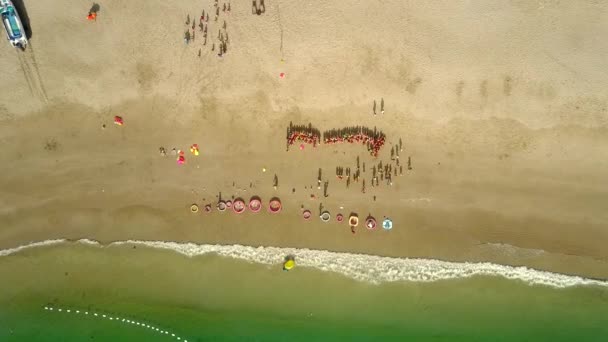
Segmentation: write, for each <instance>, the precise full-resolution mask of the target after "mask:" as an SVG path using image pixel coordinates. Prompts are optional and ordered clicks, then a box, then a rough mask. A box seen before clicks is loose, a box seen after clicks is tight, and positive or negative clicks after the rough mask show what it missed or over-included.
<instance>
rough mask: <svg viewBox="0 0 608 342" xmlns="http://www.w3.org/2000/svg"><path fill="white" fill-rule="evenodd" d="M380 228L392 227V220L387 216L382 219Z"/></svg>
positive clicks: (389, 228)
mask: <svg viewBox="0 0 608 342" xmlns="http://www.w3.org/2000/svg"><path fill="white" fill-rule="evenodd" d="M382 228H384V229H386V230H391V229H393V221H391V219H389V218H388V217H387V218H385V219H384V221H382Z"/></svg>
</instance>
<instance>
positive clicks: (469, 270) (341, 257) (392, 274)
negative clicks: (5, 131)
mask: <svg viewBox="0 0 608 342" xmlns="http://www.w3.org/2000/svg"><path fill="white" fill-rule="evenodd" d="M63 243H70V241H68V240H47V241H42V242H35V243H31V244H28V245H24V246H20V247H16V248H11V249H5V250H1V251H0V256H7V255H10V254H14V253H18V252H20V251H22V250H24V249H29V248H35V247H42V246H50V245H57V244H63ZM76 243H80V244H87V245H92V246H97V247H101V248H105V247H110V246H122V245H140V246H147V247H151V248H156V249H165V250H171V251H174V252H177V253H180V254H183V255H186V256H188V257H195V256H199V255H205V254H217V255H220V256H224V257H229V258H234V259H240V260H246V261H249V262H256V263H260V264H266V265H277V264H281V263H282V262H283V260H284V257H285V256H286V255H295V256H296V261H297V264H298V266H300V267H312V268H316V269H319V270H322V271H329V272H335V273H339V274H342V275H345V276H347V277H350V278H353V279H356V280H360V281H367V282H371V283H374V284H379V283H383V282H395V281H414V282H433V281H439V280H446V279H455V278H469V277H473V276H500V277H504V278H507V279H513V280H520V281H523V282H525V283H527V284H530V285H546V286H551V287H556V288H566V287H572V286H601V287H608V281H602V280H595V279H588V278H583V277H578V276H571V275H565V274H559V273H551V272H546V271H539V270H535V269H531V268H527V267H523V266H522V267H514V266H504V265H498V264H492V263H487V262H486V263H468V262H449V261H441V260H433V259H411V258H392V257H382V256H375V255H366V254H355V253H338V252H330V251H322V250H312V249H306V248H304V249H298V248H281V247H249V246H241V245H205V244H202V245H197V244H194V243H177V242H164V241H139V240H127V241H118V242H113V243H110V244H108V245H105V246H104V245H101V244H99V243H98V242H96V241H92V240H87V239H83V240H78V241H77V242H76Z"/></svg>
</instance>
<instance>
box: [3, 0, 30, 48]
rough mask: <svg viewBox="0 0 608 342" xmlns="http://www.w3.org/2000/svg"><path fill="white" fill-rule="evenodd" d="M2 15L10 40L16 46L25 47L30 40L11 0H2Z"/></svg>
mask: <svg viewBox="0 0 608 342" xmlns="http://www.w3.org/2000/svg"><path fill="white" fill-rule="evenodd" d="M0 15H1V16H2V24H3V26H4V30H5V31H6V37H7V38H8V41H9V42H10V43H11V45H13V46H14V47H17V48H21V49H25V47H26V46H27V44H28V41H27V37H26V34H25V29H24V27H23V22H22V21H21V18H20V17H19V14H18V13H17V9H16V8H15V6H14V5H13V3H12V2H11V1H10V0H0Z"/></svg>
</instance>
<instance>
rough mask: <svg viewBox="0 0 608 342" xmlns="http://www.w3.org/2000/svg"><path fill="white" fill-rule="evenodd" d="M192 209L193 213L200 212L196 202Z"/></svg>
mask: <svg viewBox="0 0 608 342" xmlns="http://www.w3.org/2000/svg"><path fill="white" fill-rule="evenodd" d="M190 211H191V212H193V213H198V205H196V204H193V205H191V206H190Z"/></svg>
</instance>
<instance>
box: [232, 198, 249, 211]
mask: <svg viewBox="0 0 608 342" xmlns="http://www.w3.org/2000/svg"><path fill="white" fill-rule="evenodd" d="M246 208H247V206H246V205H245V201H243V200H242V199H241V198H237V199H235V200H234V202H233V203H232V210H234V212H235V213H237V214H240V213H242V212H244V211H245V209H246Z"/></svg>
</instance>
